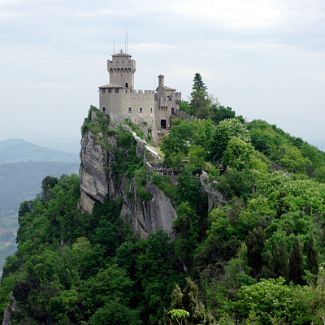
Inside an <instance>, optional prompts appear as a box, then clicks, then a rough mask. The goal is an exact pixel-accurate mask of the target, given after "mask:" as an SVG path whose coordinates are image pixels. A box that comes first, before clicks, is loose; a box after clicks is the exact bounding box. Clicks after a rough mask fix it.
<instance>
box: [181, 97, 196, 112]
mask: <svg viewBox="0 0 325 325" xmlns="http://www.w3.org/2000/svg"><path fill="white" fill-rule="evenodd" d="M179 109H180V110H181V111H183V112H186V113H188V114H192V113H193V112H192V109H191V105H190V103H189V102H188V101H186V100H181V102H180V103H179Z"/></svg>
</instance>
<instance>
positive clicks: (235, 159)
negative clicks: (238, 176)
mask: <svg viewBox="0 0 325 325" xmlns="http://www.w3.org/2000/svg"><path fill="white" fill-rule="evenodd" d="M253 154H254V148H253V146H252V145H251V144H250V143H247V142H245V141H243V140H241V139H240V138H237V137H234V138H232V139H231V140H230V141H229V142H228V144H227V149H226V151H225V153H224V155H223V160H222V161H223V163H224V165H225V166H229V167H233V168H236V169H237V170H243V169H244V168H247V167H250V165H251V161H252V157H253Z"/></svg>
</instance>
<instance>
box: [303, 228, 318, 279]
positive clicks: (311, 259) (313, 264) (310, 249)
mask: <svg viewBox="0 0 325 325" xmlns="http://www.w3.org/2000/svg"><path fill="white" fill-rule="evenodd" d="M305 246H306V247H305V249H306V255H307V268H308V270H309V271H310V272H311V273H312V274H317V273H318V268H319V264H318V252H317V249H316V242H315V238H314V236H313V234H311V235H310V237H309V238H308V239H307V242H306V245H305Z"/></svg>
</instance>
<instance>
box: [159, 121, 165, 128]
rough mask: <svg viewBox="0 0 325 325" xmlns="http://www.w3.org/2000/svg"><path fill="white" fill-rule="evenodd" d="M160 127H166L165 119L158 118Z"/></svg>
mask: <svg viewBox="0 0 325 325" xmlns="http://www.w3.org/2000/svg"><path fill="white" fill-rule="evenodd" d="M160 127H161V128H162V129H166V128H167V121H166V120H160Z"/></svg>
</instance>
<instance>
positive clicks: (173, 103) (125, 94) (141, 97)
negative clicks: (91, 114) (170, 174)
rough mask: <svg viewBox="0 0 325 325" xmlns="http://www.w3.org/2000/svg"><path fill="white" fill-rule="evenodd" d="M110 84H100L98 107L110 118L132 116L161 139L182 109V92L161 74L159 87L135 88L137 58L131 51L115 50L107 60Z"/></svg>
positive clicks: (133, 119) (144, 128)
mask: <svg viewBox="0 0 325 325" xmlns="http://www.w3.org/2000/svg"><path fill="white" fill-rule="evenodd" d="M107 70H108V72H109V77H110V78H109V84H108V85H104V86H101V87H99V107H100V109H101V110H102V111H103V112H105V113H107V114H109V115H110V117H111V119H112V120H113V121H116V122H122V121H124V120H125V119H130V120H131V121H132V122H134V123H135V124H137V125H138V126H139V127H140V128H141V129H143V130H144V131H146V132H147V134H149V135H151V137H152V139H153V141H154V142H157V141H158V138H159V137H160V136H163V135H164V134H165V133H166V132H168V130H169V129H170V127H171V116H172V115H174V114H176V112H178V110H179V103H180V101H181V93H180V92H176V90H175V89H173V88H169V87H167V86H165V84H164V76H163V75H159V76H158V79H159V83H158V88H157V89H156V90H134V73H135V70H136V62H135V60H132V59H131V55H129V54H127V53H124V52H123V51H122V50H121V51H120V53H117V54H113V55H112V60H108V61H107Z"/></svg>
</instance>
